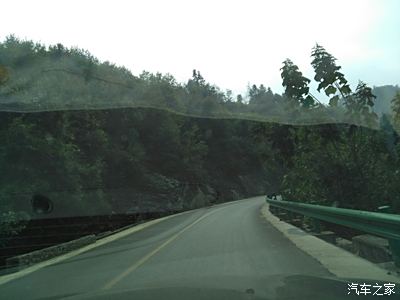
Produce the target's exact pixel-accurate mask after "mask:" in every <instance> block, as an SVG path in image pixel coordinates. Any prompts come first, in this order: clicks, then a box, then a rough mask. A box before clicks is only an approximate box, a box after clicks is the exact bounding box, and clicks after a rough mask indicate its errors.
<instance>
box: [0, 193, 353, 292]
mask: <svg viewBox="0 0 400 300" xmlns="http://www.w3.org/2000/svg"><path fill="white" fill-rule="evenodd" d="M263 203H264V200H263V198H261V197H258V198H252V199H248V200H241V201H237V202H231V203H228V204H224V205H220V206H214V207H211V208H204V209H200V210H196V211H193V212H190V213H186V214H183V215H179V216H176V217H173V218H170V219H168V220H165V221H163V222H160V223H158V224H156V225H153V226H151V227H148V228H146V229H144V230H142V231H139V232H136V233H134V234H131V235H129V236H127V237H125V238H122V239H119V240H116V241H113V242H111V243H109V244H106V245H103V246H100V247H98V248H95V249H92V250H91V251H89V252H86V253H83V254H80V255H78V256H75V257H73V258H70V259H68V260H65V261H63V262H61V263H58V264H56V265H52V266H48V267H45V268H43V269H40V270H38V271H36V272H34V273H31V274H29V275H27V276H25V277H22V278H19V279H16V280H14V281H11V282H8V283H6V284H4V285H1V286H0V298H1V299H59V298H60V297H62V296H65V297H66V296H69V295H71V296H72V295H77V296H78V298H79V295H80V296H82V295H83V296H82V297H83V298H84V296H85V293H88V292H95V295H96V297H100V295H107V297H105V298H104V299H117V298H118V297H117V296H116V295H119V296H120V298H118V299H132V298H135V299H141V298H143V299H157V298H158V299H166V298H168V297H169V296H171V298H174V299H178V298H182V299H188V298H187V297H188V296H193V293H196V294H198V295H200V294H201V291H202V290H209V291H213V293H214V296H215V298H219V299H221V298H231V299H234V295H233V294H232V295H230V294H229V293H231V292H232V293H234V292H237V293H240V296H241V297H242V296H243V295H245V296H246V297H250V298H245V299H258V298H257V297H261V298H263V297H268V299H275V298H277V297H278V296H279V295H280V296H282V295H283V294H285V292H284V290H287V289H285V285H286V286H288V285H290V286H291V288H292V291H291V292H290V293H292V294H291V295H292V296H293V299H297V298H296V297H295V294H293V293H296V292H295V291H293V289H297V290H298V291H305V290H306V289H313V288H315V287H316V286H318V287H319V288H320V289H321V288H322V287H323V288H325V287H326V286H329V284H328V285H327V283H326V282H325V281H324V280H323V279H316V281H315V280H314V281H312V283H311V281H307V280H306V279H307V278H309V276H316V277H333V275H331V274H330V273H329V272H328V271H327V270H326V269H325V268H324V267H323V266H322V265H320V264H319V263H318V262H317V261H316V260H315V259H313V258H312V257H310V256H309V255H307V254H305V253H304V252H302V251H301V250H299V249H298V248H296V246H295V245H294V244H293V243H292V242H290V241H289V240H288V239H287V238H285V237H284V236H283V235H282V234H281V233H280V232H279V231H277V230H276V229H275V228H274V227H272V225H270V224H269V223H268V222H267V221H265V220H264V219H263V218H262V216H261V215H260V208H261V206H262V205H263ZM288 275H289V277H288ZM308 285H309V286H308ZM171 287H173V288H177V289H178V290H179V293H178V294H179V295H180V296H178V297H177V296H176V293H174V294H169V293H170V292H171ZM328 288H330V287H328ZM344 289H345V290H342V291H339V293H342V295H343V296H344V295H345V294H347V293H346V292H347V286H346V287H345V288H344ZM131 290H142V291H149V290H150V291H151V290H157V293H158V294H145V292H143V293H142V294H136V296H135V297H133V296H132V295H131V294H129V293H128V291H131ZM121 291H122V292H123V293H120V292H121ZM174 291H176V290H174ZM115 292H118V293H119V294H113V295H112V296H110V294H109V293H115ZM221 293H222V294H221ZM286 293H289V292H288V291H286ZM121 295H123V296H121ZM237 295H239V294H237ZM146 297H147V298H146ZM251 297H252V298H251ZM72 298H73V297H72ZM100 298H101V297H100ZM190 298H191V299H194V297H190ZM205 298H206V299H211V298H212V297H209V295H207V296H205ZM74 299H75V298H74ZM79 299H80V298H79ZM101 299H103V298H101ZM240 299H242V298H240ZM243 299H244V298H243ZM279 299H281V298H279ZM282 299H291V297H289V296H288V298H282ZM325 299H327V298H325Z"/></svg>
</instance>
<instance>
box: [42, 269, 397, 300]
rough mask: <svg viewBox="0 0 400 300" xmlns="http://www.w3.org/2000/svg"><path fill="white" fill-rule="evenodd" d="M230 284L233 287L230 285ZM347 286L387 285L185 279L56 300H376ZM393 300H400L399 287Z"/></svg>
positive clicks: (310, 279) (307, 279) (294, 278)
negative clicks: (187, 280)
mask: <svg viewBox="0 0 400 300" xmlns="http://www.w3.org/2000/svg"><path fill="white" fill-rule="evenodd" d="M227 283H230V284H227ZM348 283H358V284H362V283H367V284H372V285H373V284H377V283H378V284H381V285H383V284H384V283H386V282H379V281H373V282H372V281H371V280H367V279H338V278H336V277H314V276H305V275H289V276H283V275H274V276H264V277H257V278H254V277H253V276H252V277H246V276H243V277H230V276H224V277H207V278H201V279H199V280H198V281H197V282H195V283H193V282H191V283H190V284H189V283H188V282H186V281H185V280H184V279H183V280H182V282H180V283H178V284H177V283H176V282H174V284H171V283H169V282H166V281H158V282H157V281H156V280H155V281H152V282H151V283H149V284H148V285H147V286H146V287H143V288H133V289H126V288H125V289H122V290H121V289H118V288H114V289H111V290H107V291H103V290H100V291H96V292H91V293H85V294H78V295H70V296H67V295H66V296H65V297H63V298H62V297H58V298H57V299H60V298H61V299H68V300H78V299H90V300H92V299H101V300H103V299H116V300H119V299H121V300H122V299H138V300H142V299H143V300H150V299H162V300H168V299H171V300H172V299H173V300H180V299H184V300H187V299H191V300H203V299H204V300H213V299H218V300H220V299H229V300H239V299H247V300H248V299H254V300H256V299H267V300H289V299H296V300H303V299H304V300H309V299H323V300H331V299H332V300H337V299H360V297H362V299H376V296H373V295H359V296H358V295H356V294H355V293H354V292H352V293H351V294H350V295H349V294H348ZM395 292H396V294H392V295H391V296H390V299H400V297H399V296H400V291H399V289H398V287H396V289H395ZM42 300H44V299H42Z"/></svg>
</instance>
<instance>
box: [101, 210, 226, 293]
mask: <svg viewBox="0 0 400 300" xmlns="http://www.w3.org/2000/svg"><path fill="white" fill-rule="evenodd" d="M220 209H223V207H222V208H219V209H216V210H213V211H211V212H209V213H207V214H205V215H203V216H202V217H200V218H198V219H197V220H195V221H194V222H193V223H191V224H189V225H188V226H186V227H185V228H183V229H182V230H180V231H179V232H178V233H176V234H174V235H173V236H172V237H170V238H169V239H168V240H166V241H165V242H164V243H162V244H161V245H160V246H158V247H157V248H156V249H154V250H153V251H151V252H150V253H148V254H146V255H145V256H143V257H142V258H141V259H140V260H138V261H137V262H135V263H134V264H133V265H131V266H130V267H129V268H128V269H126V270H125V271H124V272H122V273H121V274H119V275H118V276H116V277H115V278H113V279H112V280H110V281H109V282H107V283H106V284H105V285H104V286H103V287H102V288H101V289H102V290H109V289H111V288H112V287H113V286H114V285H115V284H117V283H118V282H120V281H121V280H122V279H124V278H125V277H126V276H128V275H129V274H131V273H132V272H133V271H135V270H136V269H137V268H139V267H140V266H141V265H143V264H144V263H145V262H146V261H148V260H149V259H150V258H151V257H152V256H154V255H155V254H157V253H158V252H159V251H160V250H161V249H163V248H164V247H165V246H167V245H168V244H170V243H171V242H173V241H174V240H176V239H177V238H178V237H179V236H180V235H181V234H182V233H184V232H185V231H186V230H188V229H190V228H191V227H193V226H194V225H196V224H197V223H199V222H200V221H201V220H203V219H205V218H206V217H208V216H210V215H211V214H213V213H215V212H217V211H218V210H220Z"/></svg>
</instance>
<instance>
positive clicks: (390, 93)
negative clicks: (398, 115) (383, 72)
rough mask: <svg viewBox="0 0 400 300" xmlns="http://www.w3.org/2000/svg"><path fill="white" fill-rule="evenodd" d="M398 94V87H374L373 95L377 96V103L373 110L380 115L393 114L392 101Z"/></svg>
mask: <svg viewBox="0 0 400 300" xmlns="http://www.w3.org/2000/svg"><path fill="white" fill-rule="evenodd" d="M397 92H400V87H399V86H398V85H383V86H374V87H373V89H372V93H373V94H374V95H375V96H376V101H375V105H374V108H373V110H374V111H375V112H376V113H377V114H378V115H382V114H391V113H392V103H391V101H392V99H393V98H394V96H395V95H396V93H397Z"/></svg>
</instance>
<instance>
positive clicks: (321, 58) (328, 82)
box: [311, 44, 351, 106]
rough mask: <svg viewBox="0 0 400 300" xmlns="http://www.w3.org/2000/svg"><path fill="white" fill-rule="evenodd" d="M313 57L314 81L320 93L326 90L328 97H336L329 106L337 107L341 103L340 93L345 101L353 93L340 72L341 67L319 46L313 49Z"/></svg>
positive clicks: (331, 99) (330, 101) (332, 98)
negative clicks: (338, 93)
mask: <svg viewBox="0 0 400 300" xmlns="http://www.w3.org/2000/svg"><path fill="white" fill-rule="evenodd" d="M311 57H312V59H313V60H312V62H311V65H312V66H313V68H314V71H315V76H314V80H315V81H317V82H318V83H319V84H318V88H317V90H318V92H319V91H321V90H324V92H325V94H326V95H327V96H328V97H330V96H331V95H334V96H333V97H331V98H330V100H329V104H330V105H331V106H337V104H338V101H339V95H337V94H336V93H337V92H340V94H341V96H342V97H343V99H346V96H348V95H349V94H350V93H351V89H350V86H349V85H348V83H347V80H346V79H345V78H344V75H343V74H342V73H340V72H339V70H340V69H341V67H340V66H337V65H336V58H335V57H333V56H332V55H331V54H329V53H328V52H327V51H326V50H325V48H324V47H322V46H320V45H318V44H316V46H315V47H314V48H313V49H312V52H311Z"/></svg>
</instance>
